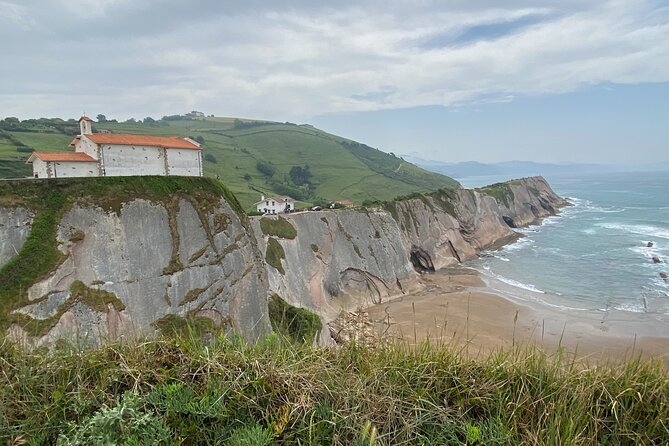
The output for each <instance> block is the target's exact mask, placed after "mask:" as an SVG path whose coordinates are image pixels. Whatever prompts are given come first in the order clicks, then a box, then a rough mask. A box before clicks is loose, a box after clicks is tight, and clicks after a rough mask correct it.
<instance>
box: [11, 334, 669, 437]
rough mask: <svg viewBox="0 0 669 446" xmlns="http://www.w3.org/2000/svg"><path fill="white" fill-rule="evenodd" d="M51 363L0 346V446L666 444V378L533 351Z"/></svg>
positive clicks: (146, 353) (68, 352) (289, 353)
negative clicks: (99, 439)
mask: <svg viewBox="0 0 669 446" xmlns="http://www.w3.org/2000/svg"><path fill="white" fill-rule="evenodd" d="M57 353H58V354H49V353H48V352H45V351H34V352H29V351H25V350H22V349H20V348H19V347H16V346H12V345H9V344H8V343H0V364H1V365H2V370H3V373H0V443H2V444H55V441H56V439H57V437H58V435H59V434H60V435H63V436H64V438H62V439H61V441H62V442H59V443H58V444H98V443H95V442H94V441H93V439H94V438H95V437H96V436H102V435H107V438H108V444H165V445H172V444H174V445H176V444H181V445H196V444H227V445H256V446H269V445H279V444H282V445H298V444H301V445H322V444H323V445H324V444H332V445H356V446H363V445H365V446H381V445H394V444H402V445H425V446H431V445H434V446H436V445H444V444H449V445H450V444H453V445H598V444H602V445H641V444H648V445H650V444H654V445H655V444H656V445H660V444H662V445H664V444H667V443H668V442H669V431H668V426H667V420H669V403H668V401H669V400H668V399H667V395H669V375H667V372H666V370H663V369H662V368H661V366H659V365H658V364H655V365H652V364H641V363H639V362H638V361H635V360H631V361H628V362H627V363H625V364H623V365H621V366H611V367H609V366H601V367H583V366H579V365H576V366H575V365H574V364H573V363H572V362H571V361H570V360H569V358H564V357H561V356H560V355H559V354H558V355H556V357H548V356H547V355H546V354H544V353H542V352H539V351H535V350H528V351H520V350H518V351H514V352H506V353H498V354H496V355H495V356H492V357H490V358H488V359H479V360H468V359H465V358H464V357H463V356H462V355H461V354H460V353H458V352H457V351H455V350H454V349H453V348H448V347H447V348H439V347H434V346H430V345H428V344H425V345H422V346H420V347H418V348H415V349H414V348H409V347H406V346H403V345H388V346H382V347H380V348H377V349H374V350H368V349H365V348H361V347H356V346H344V347H342V348H339V349H318V348H313V347H310V346H308V345H302V346H299V345H291V344H285V343H282V342H279V340H278V339H277V338H276V337H274V338H269V339H268V340H267V341H265V342H264V343H261V344H260V345H257V346H246V345H244V343H243V342H239V341H237V340H235V339H227V340H225V339H222V338H214V340H213V341H212V342H209V343H207V344H205V343H203V342H201V341H198V340H197V339H196V338H194V337H188V338H186V339H183V338H181V339H166V340H157V341H148V342H136V343H132V342H124V343H120V344H112V345H107V346H105V347H103V348H101V349H99V350H94V351H87V352H80V351H78V350H76V349H68V348H61V349H60V350H58V351H57ZM122 396H123V398H121V397H122ZM66 438H69V439H70V440H71V441H70V442H65V441H64V440H65V439H66ZM75 439H78V441H74V440H75ZM158 439H160V440H162V441H159V440H158ZM253 439H255V440H253ZM132 440H135V441H134V442H133V441H132ZM124 441H127V443H126V442H124ZM105 444H107V443H105Z"/></svg>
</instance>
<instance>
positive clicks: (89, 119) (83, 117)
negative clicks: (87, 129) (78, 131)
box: [79, 115, 93, 122]
mask: <svg viewBox="0 0 669 446" xmlns="http://www.w3.org/2000/svg"><path fill="white" fill-rule="evenodd" d="M81 121H91V122H93V120H92V119H91V118H89V117H88V116H86V115H83V116H82V117H81V118H79V122H81Z"/></svg>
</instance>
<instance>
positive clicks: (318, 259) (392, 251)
mask: <svg viewBox="0 0 669 446" xmlns="http://www.w3.org/2000/svg"><path fill="white" fill-rule="evenodd" d="M263 218H264V219H278V218H285V220H286V221H287V222H288V223H289V224H290V225H292V226H293V228H294V229H295V232H296V234H297V235H296V236H295V237H294V238H293V239H288V238H280V237H278V242H279V243H280V245H281V247H282V248H283V252H284V259H282V260H281V265H275V266H281V268H280V269H279V268H277V267H275V266H271V265H268V267H267V269H268V272H267V275H268V278H269V287H270V290H271V292H272V293H276V294H278V295H279V296H281V297H282V298H283V299H284V300H286V301H287V302H288V303H289V304H291V305H294V306H298V307H301V308H307V309H310V310H312V311H314V312H316V313H318V314H319V315H321V316H323V317H324V318H325V319H330V318H334V317H336V316H337V315H338V314H339V312H340V311H341V310H342V309H343V308H349V307H358V306H361V305H363V306H364V305H368V304H372V303H381V302H382V301H384V300H387V299H389V298H392V297H394V296H397V295H401V294H402V293H404V292H406V290H407V289H410V288H412V287H414V286H416V278H417V274H416V272H415V270H414V268H413V266H412V264H411V262H410V261H409V256H408V255H407V251H406V249H405V247H404V246H403V244H402V243H401V240H402V238H403V236H402V234H401V232H400V229H399V227H398V226H397V223H396V222H395V220H394V219H393V218H392V216H391V215H390V214H389V213H388V212H385V211H361V210H342V211H322V212H308V213H302V214H288V215H285V216H284V217H261V218H254V219H252V220H253V229H254V232H255V233H256V235H257V237H258V239H259V247H260V248H261V250H262V251H263V252H266V250H267V245H268V241H269V240H270V238H274V237H273V236H272V235H271V234H264V233H263V230H262V228H261V224H260V223H261V220H262V219H263ZM274 239H277V238H274Z"/></svg>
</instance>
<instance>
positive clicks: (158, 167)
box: [102, 145, 165, 177]
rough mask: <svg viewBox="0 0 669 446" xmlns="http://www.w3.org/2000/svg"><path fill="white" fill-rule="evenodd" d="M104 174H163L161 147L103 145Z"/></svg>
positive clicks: (163, 160)
mask: <svg viewBox="0 0 669 446" xmlns="http://www.w3.org/2000/svg"><path fill="white" fill-rule="evenodd" d="M102 153H103V155H102V161H103V165H104V171H105V175H106V176H108V177H113V176H133V175H165V159H164V157H163V149H161V148H158V147H148V146H122V145H103V146H102Z"/></svg>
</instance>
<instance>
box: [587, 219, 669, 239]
mask: <svg viewBox="0 0 669 446" xmlns="http://www.w3.org/2000/svg"><path fill="white" fill-rule="evenodd" d="M596 226H599V227H601V228H605V229H613V230H616V231H622V232H629V233H630V234H639V235H646V236H650V237H659V238H665V239H669V229H665V228H658V227H657V226H650V225H630V224H624V223H597V224H596Z"/></svg>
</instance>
